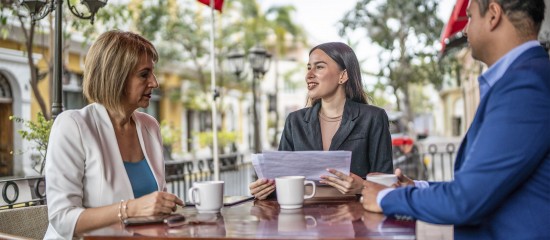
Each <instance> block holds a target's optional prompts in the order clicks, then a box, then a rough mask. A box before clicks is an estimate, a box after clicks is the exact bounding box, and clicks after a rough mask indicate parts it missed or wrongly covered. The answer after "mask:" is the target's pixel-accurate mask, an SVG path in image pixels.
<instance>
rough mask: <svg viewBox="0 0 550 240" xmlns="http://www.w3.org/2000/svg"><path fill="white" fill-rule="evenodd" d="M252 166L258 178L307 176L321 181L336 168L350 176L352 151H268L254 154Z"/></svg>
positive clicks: (309, 178)
mask: <svg viewBox="0 0 550 240" xmlns="http://www.w3.org/2000/svg"><path fill="white" fill-rule="evenodd" d="M252 164H253V165H254V169H255V170H256V174H257V175H258V178H267V179H275V178H276V177H280V176H305V177H306V179H308V180H314V181H319V180H321V178H320V176H321V175H330V173H328V172H327V168H334V169H336V170H338V171H340V172H342V173H344V174H346V175H349V169H350V165H351V152H350V151H294V152H287V151H266V152H264V153H263V154H252Z"/></svg>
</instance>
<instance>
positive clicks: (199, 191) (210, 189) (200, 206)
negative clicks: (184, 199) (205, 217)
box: [188, 181, 223, 213]
mask: <svg viewBox="0 0 550 240" xmlns="http://www.w3.org/2000/svg"><path fill="white" fill-rule="evenodd" d="M188 194H189V201H190V202H191V203H193V204H195V207H196V208H197V210H198V211H199V213H217V212H219V211H220V209H221V208H222V207H223V181H205V182H194V183H193V187H192V188H190V189H189V191H188Z"/></svg>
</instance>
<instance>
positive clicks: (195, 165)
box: [0, 153, 254, 209]
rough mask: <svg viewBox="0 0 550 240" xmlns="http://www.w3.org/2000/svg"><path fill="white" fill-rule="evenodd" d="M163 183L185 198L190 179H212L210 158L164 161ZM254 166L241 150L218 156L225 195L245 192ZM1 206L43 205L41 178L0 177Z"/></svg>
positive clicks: (246, 193)
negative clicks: (164, 179) (164, 173)
mask: <svg viewBox="0 0 550 240" xmlns="http://www.w3.org/2000/svg"><path fill="white" fill-rule="evenodd" d="M165 166H166V182H167V188H168V191H169V192H172V193H174V194H176V195H177V196H179V197H180V198H182V199H184V200H189V199H188V198H187V190H188V189H189V188H191V187H192V184H193V182H198V181H208V180H212V179H213V175H214V174H213V173H214V170H213V162H212V158H199V159H194V160H181V161H175V160H170V161H166V164H165ZM253 175H254V169H253V167H252V164H251V163H250V161H247V160H245V158H244V155H243V154H241V153H234V154H226V155H221V156H220V180H222V181H225V189H224V191H225V195H248V184H249V183H250V182H252V181H253V177H254V176H253ZM0 194H1V197H0V209H7V208H13V207H20V206H21V207H23V206H32V205H43V204H45V203H46V193H45V181H44V177H40V176H38V177H29V178H12V179H9V178H4V179H0Z"/></svg>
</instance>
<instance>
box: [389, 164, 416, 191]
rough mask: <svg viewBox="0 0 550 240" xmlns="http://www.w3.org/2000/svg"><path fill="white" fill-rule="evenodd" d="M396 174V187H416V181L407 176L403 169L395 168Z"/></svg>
mask: <svg viewBox="0 0 550 240" xmlns="http://www.w3.org/2000/svg"><path fill="white" fill-rule="evenodd" d="M395 176H397V182H396V183H395V184H394V185H393V186H394V187H406V186H413V187H414V181H413V180H412V179H410V178H409V177H407V176H405V174H403V172H402V171H401V169H399V168H397V169H395Z"/></svg>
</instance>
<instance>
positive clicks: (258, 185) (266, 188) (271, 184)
mask: <svg viewBox="0 0 550 240" xmlns="http://www.w3.org/2000/svg"><path fill="white" fill-rule="evenodd" d="M248 188H249V189H250V194H252V195H254V197H255V198H256V199H260V200H263V199H266V198H267V196H269V194H271V193H272V192H273V191H275V180H273V179H264V178H261V179H258V180H256V181H255V182H253V183H251V184H250V185H248Z"/></svg>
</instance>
